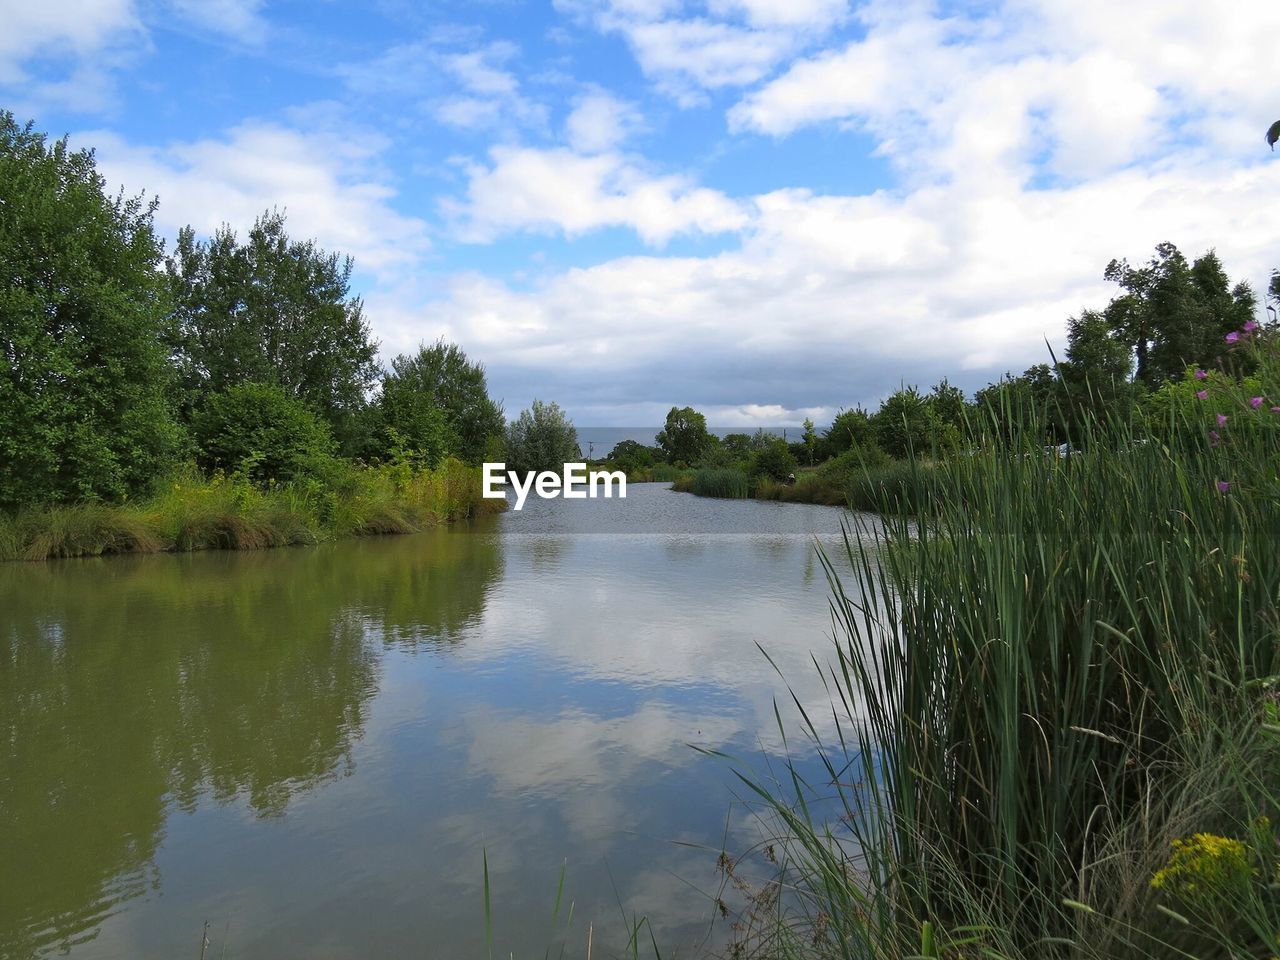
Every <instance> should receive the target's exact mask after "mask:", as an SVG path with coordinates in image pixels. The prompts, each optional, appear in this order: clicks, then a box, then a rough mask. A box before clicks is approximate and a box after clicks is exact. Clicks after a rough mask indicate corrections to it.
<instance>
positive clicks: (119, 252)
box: [0, 112, 181, 508]
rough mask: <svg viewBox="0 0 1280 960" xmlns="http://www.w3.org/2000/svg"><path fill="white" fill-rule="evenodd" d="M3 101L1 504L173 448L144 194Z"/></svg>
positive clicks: (41, 498) (135, 465) (66, 495)
mask: <svg viewBox="0 0 1280 960" xmlns="http://www.w3.org/2000/svg"><path fill="white" fill-rule="evenodd" d="M103 186H104V184H103V180H102V177H100V176H99V175H98V173H97V170H96V168H95V166H94V159H93V154H92V153H90V152H88V151H77V152H73V151H71V150H70V149H68V146H67V142H66V141H65V140H62V141H59V142H57V143H54V144H49V143H47V142H46V140H45V138H44V136H43V135H41V134H38V133H35V132H34V131H33V130H32V127H31V125H30V124H28V125H26V126H18V124H17V123H16V122H15V121H14V118H13V115H12V114H10V113H7V112H0V211H2V215H0V264H3V271H4V276H3V279H2V280H0V395H2V396H3V402H0V508H4V507H8V508H13V507H17V506H20V505H23V504H33V503H49V502H55V501H60V500H73V499H85V498H88V499H94V498H102V499H115V498H120V497H123V496H126V495H131V494H137V493H138V492H140V491H141V490H143V489H144V488H145V487H146V486H147V485H148V483H149V482H150V480H151V479H152V478H153V477H154V476H155V474H156V472H157V471H158V470H162V469H164V468H165V467H166V466H167V465H168V464H169V463H170V462H171V461H172V458H173V456H174V454H175V453H176V451H177V449H178V447H179V445H180V442H181V433H180V431H179V429H178V428H177V427H176V425H175V423H174V421H173V418H172V416H171V414H170V410H169V406H168V402H167V399H166V393H167V384H168V382H169V374H168V370H167V369H166V367H165V354H164V351H163V349H162V348H161V345H160V336H161V333H162V331H163V328H164V322H165V317H166V315H167V313H168V310H169V303H168V299H167V288H166V286H165V284H164V281H163V277H162V276H161V275H160V274H159V273H158V272H157V267H158V265H159V262H160V258H161V245H160V241H159V240H157V239H156V237H155V235H154V233H153V231H152V213H153V210H154V204H148V203H146V202H144V201H143V200H142V199H141V198H132V199H124V198H123V197H117V198H116V199H115V200H111V199H109V198H107V197H106V196H105V195H104V193H103Z"/></svg>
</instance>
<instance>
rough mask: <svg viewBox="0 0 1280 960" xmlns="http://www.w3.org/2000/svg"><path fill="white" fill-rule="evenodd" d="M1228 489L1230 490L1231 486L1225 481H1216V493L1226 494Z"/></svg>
mask: <svg viewBox="0 0 1280 960" xmlns="http://www.w3.org/2000/svg"><path fill="white" fill-rule="evenodd" d="M1230 489H1231V484H1229V483H1227V481H1225V480H1219V481H1218V492H1219V493H1226V492H1227V491H1228V490H1230Z"/></svg>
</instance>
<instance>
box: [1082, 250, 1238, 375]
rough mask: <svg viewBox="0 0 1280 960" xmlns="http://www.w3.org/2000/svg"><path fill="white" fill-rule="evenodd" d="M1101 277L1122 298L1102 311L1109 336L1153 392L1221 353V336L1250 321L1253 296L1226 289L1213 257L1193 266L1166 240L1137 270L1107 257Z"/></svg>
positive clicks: (1223, 274)
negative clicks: (1114, 285)
mask: <svg viewBox="0 0 1280 960" xmlns="http://www.w3.org/2000/svg"><path fill="white" fill-rule="evenodd" d="M1103 276H1104V277H1105V278H1106V279H1108V280H1111V281H1114V282H1115V283H1118V284H1120V286H1121V287H1122V288H1123V289H1124V293H1123V294H1121V295H1119V296H1117V297H1116V298H1114V299H1113V300H1112V301H1111V303H1110V304H1108V305H1107V308H1106V309H1105V310H1104V311H1103V315H1104V316H1105V317H1106V320H1107V323H1108V325H1109V326H1110V327H1111V329H1112V331H1113V332H1114V333H1115V335H1116V336H1118V337H1119V338H1120V339H1121V340H1122V341H1123V342H1124V343H1125V344H1126V345H1128V347H1129V348H1130V349H1131V350H1132V351H1133V354H1134V357H1135V360H1136V369H1135V371H1134V379H1136V380H1137V381H1138V382H1140V383H1142V384H1144V385H1145V386H1147V387H1149V388H1151V389H1155V388H1157V387H1159V386H1160V385H1161V384H1162V383H1164V382H1166V381H1167V380H1170V379H1177V378H1178V377H1180V376H1181V375H1182V371H1183V369H1184V368H1185V367H1186V366H1187V365H1188V364H1199V365H1202V366H1206V365H1209V364H1212V363H1214V362H1216V361H1217V360H1218V359H1219V358H1221V357H1222V356H1223V350H1224V347H1225V344H1224V342H1223V337H1224V336H1225V334H1226V333H1228V332H1229V331H1231V330H1236V329H1239V328H1240V326H1241V325H1242V324H1243V323H1245V322H1246V321H1247V320H1249V319H1251V318H1252V316H1253V312H1254V310H1255V309H1256V308H1257V299H1256V297H1255V296H1254V294H1253V291H1252V289H1250V287H1249V285H1248V284H1245V283H1238V284H1236V285H1235V286H1234V287H1232V286H1231V284H1230V281H1229V280H1228V278H1227V275H1226V271H1225V270H1223V268H1222V263H1221V261H1220V260H1219V259H1218V257H1217V254H1216V253H1214V251H1212V250H1210V251H1208V252H1207V253H1205V254H1204V255H1202V256H1201V257H1200V258H1199V259H1197V260H1196V261H1195V263H1193V264H1188V263H1187V260H1186V258H1185V257H1184V256H1183V255H1182V254H1181V253H1180V252H1179V251H1178V248H1177V247H1175V246H1174V245H1173V244H1172V243H1162V244H1159V245H1158V246H1157V247H1156V252H1155V255H1154V256H1153V257H1152V258H1151V260H1150V261H1149V262H1148V263H1147V264H1146V265H1145V266H1142V267H1132V266H1130V265H1129V263H1128V262H1127V261H1124V260H1112V261H1111V263H1110V264H1108V265H1107V269H1106V271H1105V272H1104V274H1103Z"/></svg>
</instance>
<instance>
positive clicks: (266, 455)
mask: <svg viewBox="0 0 1280 960" xmlns="http://www.w3.org/2000/svg"><path fill="white" fill-rule="evenodd" d="M191 429H192V434H193V436H194V438H195V441H196V444H197V446H198V448H199V454H198V459H199V461H200V465H201V466H202V467H204V468H205V469H207V470H223V471H225V472H227V473H232V472H240V473H243V474H244V475H245V476H246V477H248V478H249V479H250V480H252V481H254V482H257V483H265V482H267V481H276V482H287V481H290V480H294V479H298V478H301V477H307V476H318V475H320V474H321V473H323V472H324V471H325V469H326V468H327V467H328V466H329V461H330V458H331V456H332V453H333V438H332V436H331V435H330V433H329V428H328V426H327V425H326V424H325V422H324V421H323V420H321V419H320V418H319V417H317V416H316V415H315V414H314V413H312V412H311V410H310V409H308V408H307V406H306V405H305V404H304V403H302V402H301V401H300V400H298V399H296V398H295V397H293V396H292V395H291V394H289V393H288V392H287V391H286V390H285V389H284V388H282V387H279V386H276V385H274V384H267V383H240V384H236V385H235V386H232V387H230V388H229V389H227V390H226V391H224V392H222V393H217V394H214V395H213V396H211V397H209V398H208V400H207V401H206V402H205V404H204V406H203V407H201V408H200V409H199V410H197V411H196V414H195V417H194V419H193V421H192V425H191Z"/></svg>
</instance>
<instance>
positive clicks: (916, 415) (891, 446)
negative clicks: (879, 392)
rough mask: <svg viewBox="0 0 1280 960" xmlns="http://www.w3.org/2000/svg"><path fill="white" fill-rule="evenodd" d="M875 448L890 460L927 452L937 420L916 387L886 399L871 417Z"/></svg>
mask: <svg viewBox="0 0 1280 960" xmlns="http://www.w3.org/2000/svg"><path fill="white" fill-rule="evenodd" d="M871 422H872V426H873V427H874V429H875V437H876V442H877V443H878V445H879V446H880V447H881V448H882V449H883V450H884V451H885V453H887V454H889V455H890V456H892V457H898V458H903V457H906V456H907V455H908V454H910V453H915V454H916V455H917V456H919V455H921V454H924V453H928V452H929V450H930V448H931V447H932V446H933V443H934V439H935V434H936V430H935V424H936V422H937V419H936V417H935V415H934V414H933V412H932V411H931V410H930V408H929V403H928V400H927V399H926V398H925V397H923V396H921V394H920V391H918V390H917V389H916V388H915V387H904V388H903V389H901V390H898V391H897V392H896V393H893V394H891V395H890V396H889V398H888V399H886V400H885V401H884V403H882V404H881V405H880V409H879V410H877V411H876V413H875V416H874V417H872V418H871Z"/></svg>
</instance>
